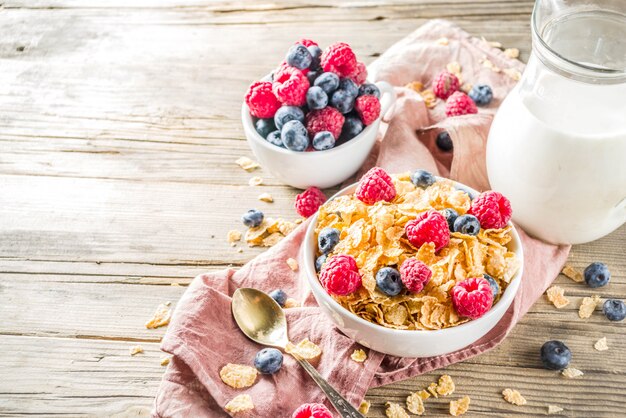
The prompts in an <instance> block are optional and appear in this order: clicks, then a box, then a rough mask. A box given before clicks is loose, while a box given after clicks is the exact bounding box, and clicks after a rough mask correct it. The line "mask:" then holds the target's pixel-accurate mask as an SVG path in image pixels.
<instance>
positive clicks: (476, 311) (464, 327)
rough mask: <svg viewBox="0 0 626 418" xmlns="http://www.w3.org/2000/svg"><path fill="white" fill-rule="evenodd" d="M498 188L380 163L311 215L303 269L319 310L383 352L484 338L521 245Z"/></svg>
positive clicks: (513, 289) (414, 352)
mask: <svg viewBox="0 0 626 418" xmlns="http://www.w3.org/2000/svg"><path fill="white" fill-rule="evenodd" d="M510 218H511V206H510V204H509V203H508V200H507V199H506V198H505V197H504V196H502V195H501V194H500V193H497V192H494V191H487V192H483V193H478V192H476V191H475V190H473V189H471V188H469V187H467V186H465V185H463V184H460V183H457V182H454V181H451V180H448V179H444V178H440V177H436V176H433V175H432V174H430V173H428V172H427V171H425V170H417V171H415V172H413V173H401V174H396V175H389V174H388V173H386V172H385V171H384V170H382V169H381V168H378V167H375V168H373V169H371V170H370V171H369V172H367V173H366V174H365V175H364V176H363V177H362V178H361V180H360V181H359V182H358V183H356V184H353V185H351V186H349V187H346V188H345V189H343V190H341V191H339V192H338V193H337V194H336V195H334V196H333V197H332V198H331V199H329V200H328V201H326V203H324V204H323V205H322V206H321V207H320V209H319V210H318V212H317V213H316V214H315V215H313V218H312V220H311V223H310V225H309V227H308V229H307V232H306V237H305V240H304V244H303V249H302V251H303V260H304V263H303V265H304V269H305V271H306V273H307V278H308V282H309V284H310V286H311V289H312V293H313V295H314V297H315V299H316V300H317V303H318V304H319V306H320V307H321V308H322V311H323V312H324V313H325V314H326V315H327V316H328V317H329V318H330V319H331V320H332V321H333V322H334V323H335V325H336V326H337V327H338V328H339V329H340V330H341V331H342V332H343V333H344V334H346V335H347V336H349V337H350V338H352V339H354V340H355V341H357V342H358V343H360V344H362V345H364V346H366V347H369V348H371V349H373V350H376V351H380V352H382V353H386V354H391V355H395V356H401V357H430V356H437V355H443V354H447V353H451V352H454V351H457V350H460V349H462V348H464V347H466V346H468V345H471V344H472V343H474V342H476V341H478V340H479V339H480V338H481V337H483V336H484V335H486V334H487V333H488V332H489V331H490V330H491V329H493V327H495V326H496V324H497V323H498V322H499V321H500V320H501V319H502V317H503V316H504V314H505V312H506V311H507V309H508V308H509V307H510V305H511V303H512V302H513V299H514V298H515V295H516V293H517V291H518V288H519V285H520V282H521V277H522V267H523V258H524V255H523V251H522V245H521V242H520V238H519V235H518V233H517V232H516V230H515V227H514V226H513V225H512V224H511V222H510Z"/></svg>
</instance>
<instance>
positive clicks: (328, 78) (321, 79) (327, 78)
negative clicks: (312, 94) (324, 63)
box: [313, 72, 339, 94]
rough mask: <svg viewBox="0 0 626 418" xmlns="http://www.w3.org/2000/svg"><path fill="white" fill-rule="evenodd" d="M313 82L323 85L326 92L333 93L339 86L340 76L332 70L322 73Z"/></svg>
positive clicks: (319, 85)
mask: <svg viewBox="0 0 626 418" xmlns="http://www.w3.org/2000/svg"><path fill="white" fill-rule="evenodd" d="M313 84H315V85H316V86H318V87H321V88H322V90H324V91H325V92H326V94H332V92H334V91H335V90H337V89H338V88H339V76H338V75H337V74H335V73H330V72H326V73H322V74H320V75H319V76H318V77H317V78H316V79H315V82H314V83H313Z"/></svg>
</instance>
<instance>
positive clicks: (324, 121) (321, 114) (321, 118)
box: [306, 106, 345, 138]
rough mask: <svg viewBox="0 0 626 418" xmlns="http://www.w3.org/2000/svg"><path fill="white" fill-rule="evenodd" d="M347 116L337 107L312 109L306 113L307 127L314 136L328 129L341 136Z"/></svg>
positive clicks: (334, 134)
mask: <svg viewBox="0 0 626 418" xmlns="http://www.w3.org/2000/svg"><path fill="white" fill-rule="evenodd" d="M344 120H345V118H344V117H343V115H342V114H341V112H340V111H338V110H337V109H335V108H333V107H330V106H326V107H325V108H323V109H320V110H312V111H310V112H309V113H308V114H307V115H306V129H307V130H308V131H309V136H310V137H311V138H312V137H314V136H315V134H316V133H318V132H322V131H328V132H330V133H331V134H333V136H334V137H335V138H339V135H340V134H341V128H342V127H343V122H344Z"/></svg>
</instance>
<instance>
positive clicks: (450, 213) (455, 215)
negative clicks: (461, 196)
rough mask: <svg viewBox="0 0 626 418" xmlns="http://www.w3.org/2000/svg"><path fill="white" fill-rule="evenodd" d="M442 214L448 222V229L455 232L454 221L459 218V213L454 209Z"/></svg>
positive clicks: (444, 211)
mask: <svg viewBox="0 0 626 418" xmlns="http://www.w3.org/2000/svg"><path fill="white" fill-rule="evenodd" d="M441 214H442V215H443V217H444V218H446V222H448V229H449V230H450V231H454V221H456V218H458V217H459V213H458V212H457V211H456V210H454V209H452V208H446V209H444V210H442V211H441Z"/></svg>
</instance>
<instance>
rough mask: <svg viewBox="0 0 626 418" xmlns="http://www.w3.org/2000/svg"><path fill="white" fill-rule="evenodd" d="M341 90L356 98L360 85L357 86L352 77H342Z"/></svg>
mask: <svg viewBox="0 0 626 418" xmlns="http://www.w3.org/2000/svg"><path fill="white" fill-rule="evenodd" d="M339 90H344V91H346V92H347V93H348V94H349V95H350V96H352V97H355V98H356V96H358V95H359V86H357V85H356V83H355V82H354V80H352V79H351V78H342V79H341V80H340V81H339Z"/></svg>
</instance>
